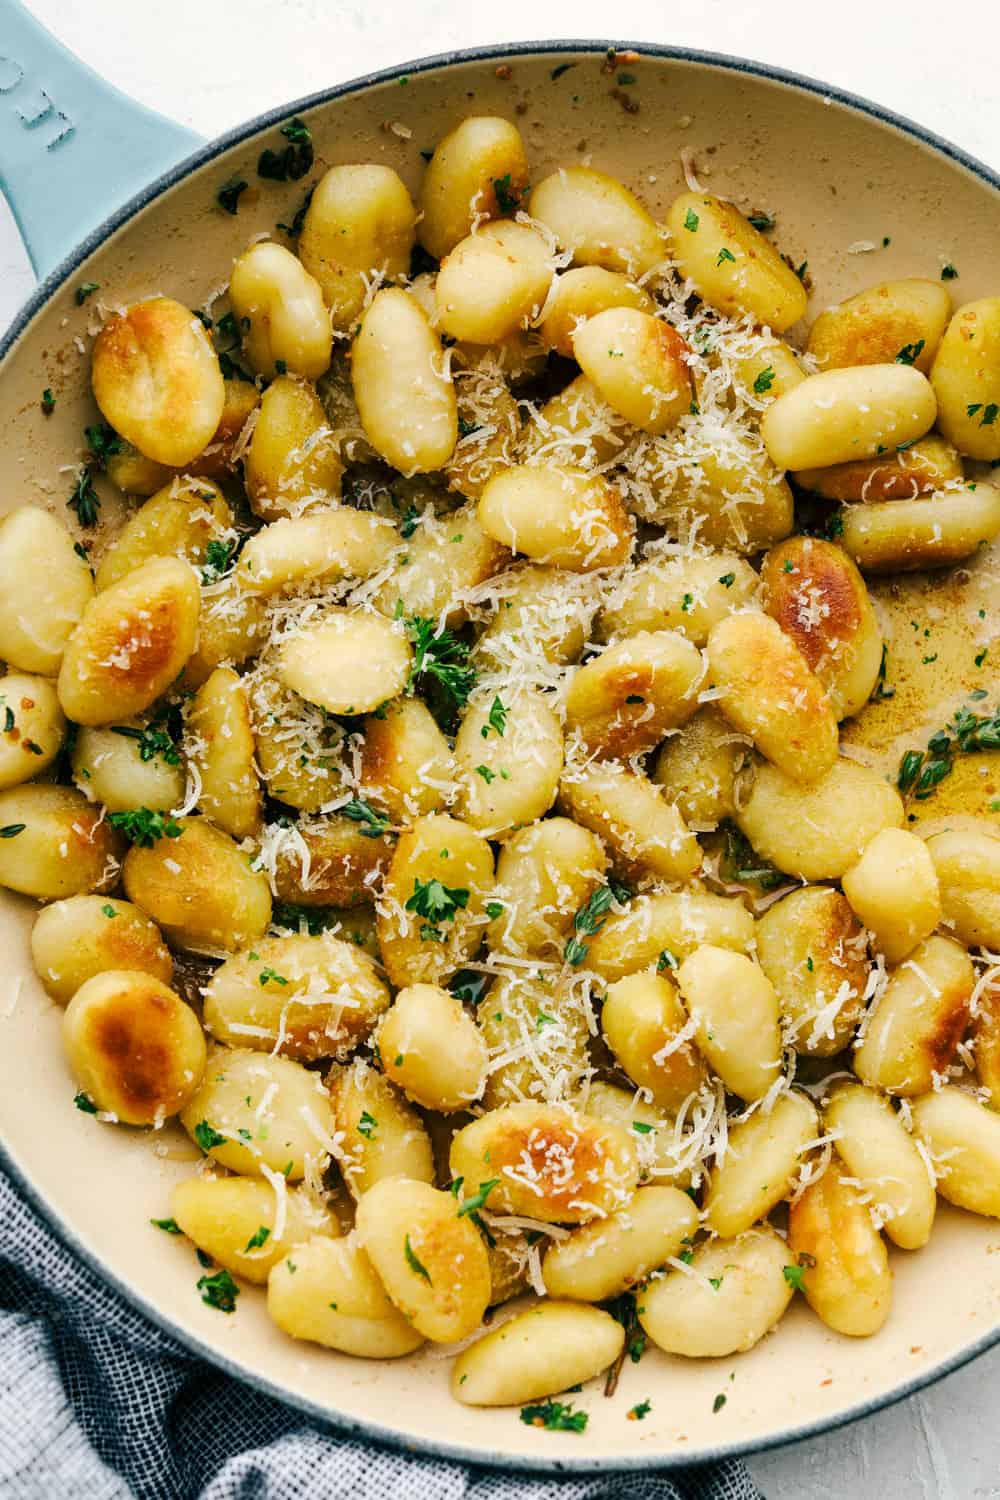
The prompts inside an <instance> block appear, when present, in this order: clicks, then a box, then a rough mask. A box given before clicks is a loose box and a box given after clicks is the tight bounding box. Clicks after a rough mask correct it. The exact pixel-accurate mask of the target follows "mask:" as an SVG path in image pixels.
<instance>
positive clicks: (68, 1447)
mask: <svg viewBox="0 0 1000 1500" xmlns="http://www.w3.org/2000/svg"><path fill="white" fill-rule="evenodd" d="M0 1262H2V1266H3V1271H2V1276H0V1355H2V1357H0V1500H761V1497H760V1495H759V1492H758V1491H757V1490H756V1489H755V1487H754V1485H753V1483H752V1482H751V1480H750V1477H749V1475H748V1474H747V1472H746V1470H745V1469H744V1468H743V1466H742V1465H741V1464H739V1463H734V1462H727V1463H722V1464H717V1465H712V1466H707V1467H704V1468H692V1469H681V1470H674V1471H673V1472H672V1473H671V1474H670V1476H669V1477H667V1476H666V1475H664V1476H663V1477H662V1478H657V1477H653V1476H628V1475H624V1474H623V1475H614V1474H612V1475H604V1476H603V1477H599V1478H596V1479H588V1478H586V1477H566V1478H561V1477H558V1476H539V1477H537V1478H531V1477H529V1476H527V1475H520V1474H512V1475H509V1476H508V1475H502V1474H500V1473H497V1472H491V1471H490V1470H487V1469H475V1468H470V1467H468V1466H466V1465H464V1464H459V1463H452V1462H449V1461H447V1460H445V1459H430V1458H417V1457H410V1456H407V1455H405V1454H401V1453H396V1452H393V1451H391V1450H389V1449H386V1448H380V1447H375V1446H371V1445H368V1444H365V1443H360V1442H357V1441H354V1440H351V1439H348V1438H345V1437H340V1436H338V1435H337V1433H336V1432H335V1431H334V1430H332V1429H327V1428H323V1427H320V1426H317V1425H316V1424H314V1423H312V1422H309V1421H307V1420H306V1419H305V1418H304V1417H303V1416H302V1415H301V1414H299V1413H297V1412H295V1411H294V1410H292V1409H291V1408H290V1407H286V1406H283V1405H282V1404H281V1403H280V1402H278V1401H274V1400H272V1399H271V1398H269V1397H267V1396H264V1395H261V1394H260V1393H259V1392H257V1391H254V1390H251V1389H250V1388H249V1387H248V1386H244V1385H241V1384H239V1383H238V1382H237V1381H234V1380H231V1379H230V1378H229V1377H228V1376H226V1375H223V1374H221V1373H220V1372H219V1371H217V1370H216V1369H214V1368H213V1367H212V1366H211V1365H207V1364H205V1363H203V1362H202V1361H201V1360H199V1359H197V1358H195V1357H194V1356H193V1355H191V1354H189V1353H188V1352H187V1351H186V1350H185V1349H184V1348H183V1347H181V1346H180V1345H179V1344H177V1343H176V1342H175V1341H174V1340H173V1339H171V1338H170V1337H169V1336H168V1335H167V1334H166V1333H163V1332H162V1331H161V1330H160V1329H159V1328H156V1327H154V1326H153V1325H152V1324H151V1323H148V1322H147V1321H146V1320H145V1318H143V1317H142V1316H141V1314H139V1313H137V1312H135V1311H134V1310H133V1309H132V1308H131V1307H130V1306H129V1305H128V1304H127V1303H125V1302H123V1301H122V1300H121V1299H120V1298H119V1297H118V1296H116V1295H115V1293H114V1292H113V1291H111V1290H110V1289H109V1288H108V1287H106V1286H105V1285H104V1284H103V1283H102V1282H101V1281H100V1280H99V1278H98V1277H96V1276H95V1275H94V1274H93V1272H91V1271H90V1270H89V1269H88V1267H86V1266H85V1265H82V1264H81V1263H80V1262H79V1261H78V1260H76V1259H75V1258H74V1256H73V1255H71V1254H70V1252H69V1251H67V1249H66V1248H65V1247H64V1246H63V1245H62V1244H61V1243H60V1242H59V1240H57V1239H56V1238H55V1236H54V1235H53V1234H52V1233H51V1231H50V1230H49V1229H48V1227H47V1226H46V1225H45V1224H44V1223H43V1222H42V1221H41V1220H40V1219H39V1218H38V1216H37V1215H36V1214H35V1213H34V1212H33V1211H32V1209H31V1208H30V1207H29V1206H28V1205H27V1204H26V1203H25V1202H24V1201H23V1200H22V1199H21V1198H20V1197H19V1195H18V1193H17V1192H16V1190H15V1188H14V1187H13V1186H12V1184H11V1183H10V1181H9V1180H8V1179H7V1178H6V1177H4V1176H3V1175H2V1174H0ZM567 1441H569V1439H567Z"/></svg>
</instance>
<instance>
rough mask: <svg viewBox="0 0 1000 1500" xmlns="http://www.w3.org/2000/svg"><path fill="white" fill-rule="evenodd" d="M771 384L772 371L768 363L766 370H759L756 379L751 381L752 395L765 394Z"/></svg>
mask: <svg viewBox="0 0 1000 1500" xmlns="http://www.w3.org/2000/svg"><path fill="white" fill-rule="evenodd" d="M773 384H774V371H773V370H772V369H771V366H770V365H768V367H767V369H766V370H761V372H760V374H759V375H758V376H757V378H756V380H755V381H754V383H753V390H754V395H755V396H766V395H767V393H768V391H769V390H770V389H771V386H772V385H773Z"/></svg>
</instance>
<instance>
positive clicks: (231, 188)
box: [215, 177, 250, 214]
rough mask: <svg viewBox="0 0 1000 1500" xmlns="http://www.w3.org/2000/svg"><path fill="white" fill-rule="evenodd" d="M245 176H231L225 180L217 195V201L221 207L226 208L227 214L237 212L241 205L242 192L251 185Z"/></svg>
mask: <svg viewBox="0 0 1000 1500" xmlns="http://www.w3.org/2000/svg"><path fill="white" fill-rule="evenodd" d="M249 185H250V184H249V183H248V182H247V180H246V178H245V177H230V179H229V181H228V182H224V183H223V184H222V186H221V187H220V189H219V191H218V192H217V193H216V195H215V201H216V203H218V205H219V207H220V208H224V209H225V210H226V213H227V214H235V213H236V212H237V210H238V209H239V206H240V194H241V193H244V192H246V190H247V188H248V187H249Z"/></svg>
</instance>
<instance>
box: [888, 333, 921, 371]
mask: <svg viewBox="0 0 1000 1500" xmlns="http://www.w3.org/2000/svg"><path fill="white" fill-rule="evenodd" d="M923 347H924V340H923V339H917V341H916V343H915V344H904V345H903V347H902V349H900V351H899V353H898V354H897V355H896V360H895V362H896V364H897V365H912V364H915V363H916V361H917V360H918V359H919V358H920V355H921V353H922V351H923Z"/></svg>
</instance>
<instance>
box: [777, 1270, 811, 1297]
mask: <svg viewBox="0 0 1000 1500" xmlns="http://www.w3.org/2000/svg"><path fill="white" fill-rule="evenodd" d="M781 1274H782V1276H784V1278H785V1280H786V1281H787V1282H788V1285H789V1286H790V1287H791V1289H792V1291H793V1292H804V1291H805V1275H806V1272H805V1267H804V1266H782V1268H781Z"/></svg>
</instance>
